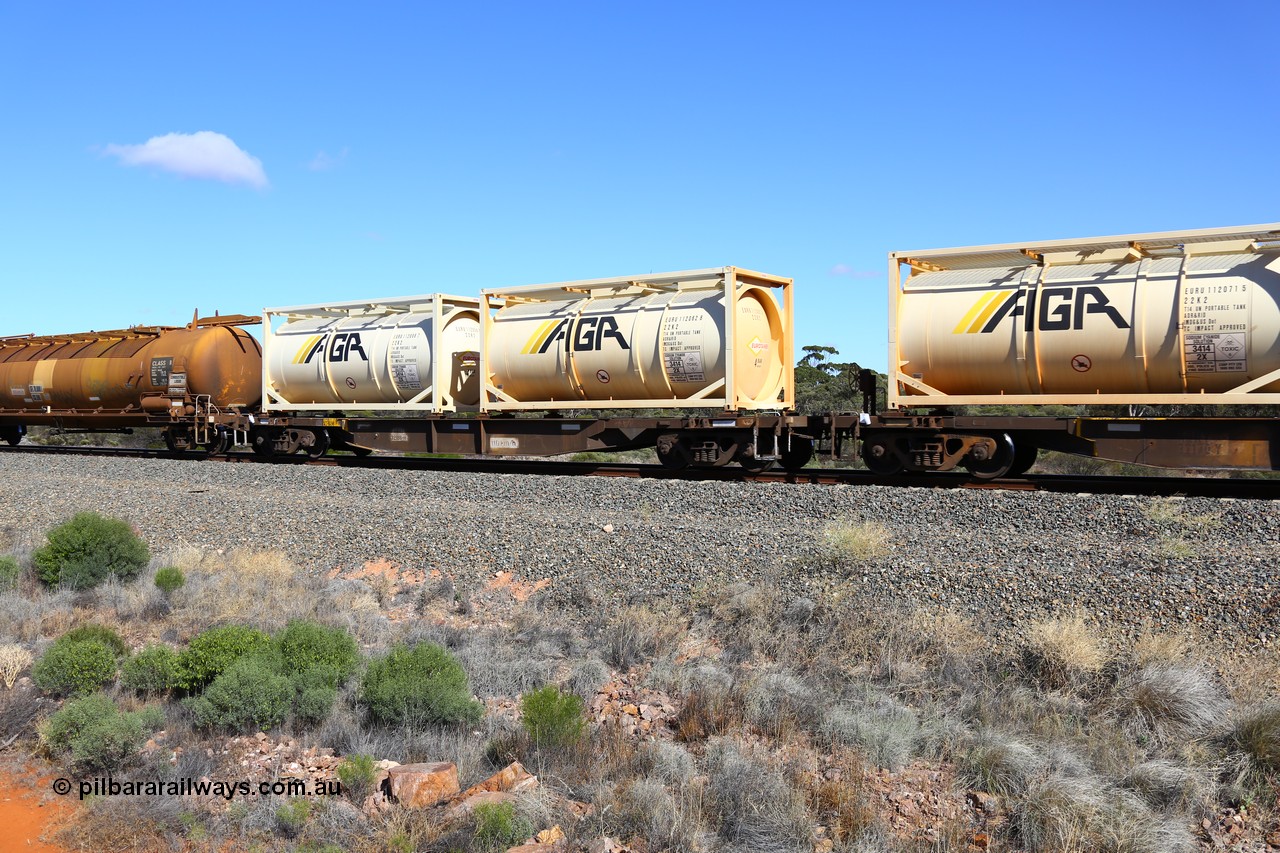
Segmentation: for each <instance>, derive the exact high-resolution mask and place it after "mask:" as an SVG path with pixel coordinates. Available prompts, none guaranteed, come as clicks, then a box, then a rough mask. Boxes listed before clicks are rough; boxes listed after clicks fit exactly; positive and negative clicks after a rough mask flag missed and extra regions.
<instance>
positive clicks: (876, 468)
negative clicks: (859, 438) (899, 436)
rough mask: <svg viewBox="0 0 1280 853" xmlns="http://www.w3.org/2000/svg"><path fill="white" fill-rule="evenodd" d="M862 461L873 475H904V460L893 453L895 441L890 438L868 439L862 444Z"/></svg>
mask: <svg viewBox="0 0 1280 853" xmlns="http://www.w3.org/2000/svg"><path fill="white" fill-rule="evenodd" d="M862 461H863V462H864V463H866V466H867V470H868V471H870V472H871V473H872V474H880V475H881V476H889V475H892V474H901V473H902V460H901V459H899V458H898V454H896V453H894V451H893V440H892V439H889V438H884V437H879V438H868V439H867V440H866V441H864V442H862Z"/></svg>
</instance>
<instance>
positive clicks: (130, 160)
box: [103, 130, 267, 189]
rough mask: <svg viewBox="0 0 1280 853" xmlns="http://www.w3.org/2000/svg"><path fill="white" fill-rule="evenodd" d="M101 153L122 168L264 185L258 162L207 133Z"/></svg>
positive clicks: (167, 137) (153, 140) (152, 140)
mask: <svg viewBox="0 0 1280 853" xmlns="http://www.w3.org/2000/svg"><path fill="white" fill-rule="evenodd" d="M103 153H105V154H109V155H111V156H113V157H117V158H119V160H120V162H121V163H123V164H124V165H126V166H154V167H155V168H157V169H162V170H164V171H166V172H172V173H174V174H175V175H182V176H183V177H186V178H202V179H205V180H210V181H222V182H223V183H227V184H246V185H248V186H251V187H254V188H255V189H262V188H263V187H265V186H266V185H267V173H266V172H264V171H263V170H262V161H261V160H259V159H258V158H257V157H254V156H252V155H251V154H249V153H248V152H246V151H244V150H242V149H241V148H240V146H238V145H236V144H235V143H234V142H232V141H231V139H230V137H227V136H224V135H223V134H221V133H214V132H213V131H211V130H201V131H197V132H196V133H166V134H165V135H164V136H153V137H151V138H150V139H148V140H147V141H146V142H144V143H142V144H141V145H108V146H107V147H106V148H105V149H103Z"/></svg>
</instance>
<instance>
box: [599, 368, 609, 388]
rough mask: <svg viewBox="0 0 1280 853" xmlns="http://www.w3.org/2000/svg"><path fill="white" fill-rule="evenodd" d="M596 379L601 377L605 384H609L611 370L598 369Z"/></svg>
mask: <svg viewBox="0 0 1280 853" xmlns="http://www.w3.org/2000/svg"><path fill="white" fill-rule="evenodd" d="M596 379H599V380H600V381H601V382H603V383H604V384H606V385H608V384H609V371H607V370H597V371H596Z"/></svg>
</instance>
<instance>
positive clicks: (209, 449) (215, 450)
mask: <svg viewBox="0 0 1280 853" xmlns="http://www.w3.org/2000/svg"><path fill="white" fill-rule="evenodd" d="M230 443H231V441H230V438H229V436H228V435H227V434H226V433H225V432H215V433H214V436H213V438H212V439H211V440H210V441H209V443H208V444H206V445H205V446H204V450H205V452H206V453H208V454H209V455H210V456H221V455H222V454H223V453H226V452H227V445H229V444H230Z"/></svg>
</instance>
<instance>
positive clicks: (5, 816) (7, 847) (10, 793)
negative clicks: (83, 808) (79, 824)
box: [0, 763, 75, 853]
mask: <svg viewBox="0 0 1280 853" xmlns="http://www.w3.org/2000/svg"><path fill="white" fill-rule="evenodd" d="M53 780H54V777H53V776H49V777H48V778H41V777H39V776H38V774H37V772H36V771H35V769H34V768H32V767H29V766H28V767H23V766H21V765H19V764H8V763H7V764H5V765H3V766H0V853H19V851H21V853H64V850H63V848H61V847H59V846H57V845H56V844H50V843H47V842H44V841H41V840H40V839H41V837H42V836H46V835H52V834H53V830H54V829H56V827H57V824H58V823H60V822H61V821H62V820H64V819H65V818H66V817H67V816H68V815H69V814H70V813H71V812H72V811H74V809H75V806H74V805H73V803H72V802H70V801H68V800H67V798H65V797H59V796H57V795H56V794H54V793H53V792H52V790H51V789H50V786H51V785H52V784H53ZM70 796H73V797H74V795H70Z"/></svg>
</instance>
